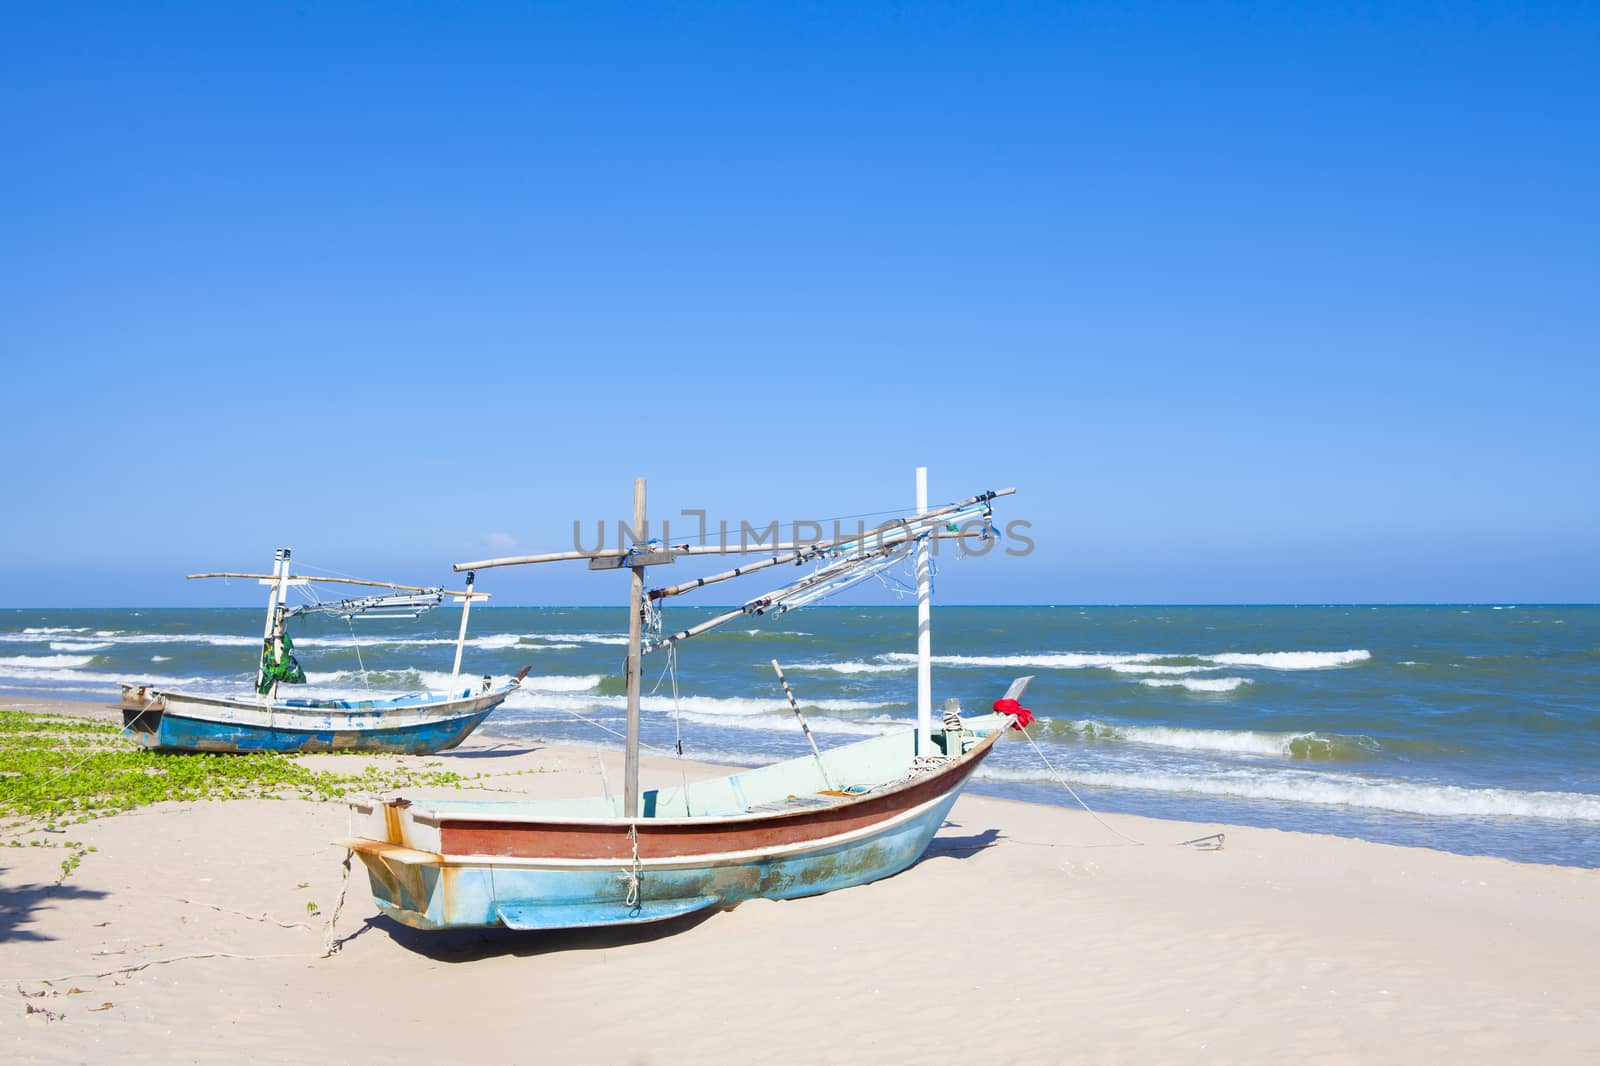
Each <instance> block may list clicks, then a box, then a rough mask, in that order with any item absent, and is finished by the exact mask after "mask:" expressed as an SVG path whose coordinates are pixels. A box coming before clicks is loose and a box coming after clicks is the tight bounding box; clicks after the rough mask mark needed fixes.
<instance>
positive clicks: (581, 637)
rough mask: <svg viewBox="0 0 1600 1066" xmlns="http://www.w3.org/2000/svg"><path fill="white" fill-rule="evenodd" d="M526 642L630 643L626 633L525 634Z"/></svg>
mask: <svg viewBox="0 0 1600 1066" xmlns="http://www.w3.org/2000/svg"><path fill="white" fill-rule="evenodd" d="M522 636H523V639H524V640H537V641H541V642H544V643H545V644H547V645H548V644H618V645H623V644H627V643H628V635H627V634H626V633H524V634H523V635H522Z"/></svg>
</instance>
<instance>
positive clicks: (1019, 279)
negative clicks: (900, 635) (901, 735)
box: [0, 3, 1600, 606]
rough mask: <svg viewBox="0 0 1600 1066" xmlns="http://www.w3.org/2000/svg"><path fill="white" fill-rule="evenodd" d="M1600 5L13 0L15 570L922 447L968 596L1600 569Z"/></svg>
mask: <svg viewBox="0 0 1600 1066" xmlns="http://www.w3.org/2000/svg"><path fill="white" fill-rule="evenodd" d="M1596 10H1597V9H1595V8H1594V7H1593V6H1588V5H1533V6H1531V7H1528V6H1525V5H1510V4H1464V3H1451V4H1443V3H1441V4H1413V5H1352V4H1339V5H1328V6H1320V5H1312V4H1305V5H1269V4H1260V5H1243V4H1236V5H1193V4H1172V5H1100V4H1059V5H1049V4H1025V5H1018V4H1003V3H1000V4H921V5H895V6H890V5H878V6H873V5H857V4H839V5H830V4H783V5H770V6H761V5H698V4H673V5H655V6H649V7H643V8H641V7H636V6H633V5H629V6H627V7H624V6H622V5H616V6H614V7H612V6H605V5H593V4H573V5H537V6H536V5H474V6H472V8H471V9H470V10H458V9H457V7H456V6H452V5H406V4H366V5H359V4H338V5H305V7H304V8H303V9H302V10H299V11H296V10H293V9H291V8H289V7H288V6H287V5H255V6H252V5H243V4H239V5H171V4H140V5H133V4H128V5H95V4H74V5H28V6H23V5H11V6H8V7H7V8H6V9H5V11H4V13H3V14H0V23H3V32H0V133H3V136H4V143H5V145H6V153H5V154H6V156H7V157H8V159H9V162H8V163H7V165H6V166H4V167H0V194H3V196H4V200H5V203H6V205H7V208H6V210H5V211H4V212H0V354H3V358H4V364H5V366H6V368H7V375H6V381H7V385H8V396H9V401H10V402H9V403H8V404H7V405H6V413H5V417H4V419H3V420H0V425H3V427H4V428H3V429H0V434H3V437H0V440H3V443H4V445H5V453H6V455H7V457H8V459H9V462H8V464H7V480H8V482H9V491H8V493H7V498H8V500H9V501H10V506H8V507H7V508H6V511H7V514H6V517H5V519H4V521H3V522H0V606H52V605H108V606H109V605H124V604H126V605H161V604H168V605H184V604H201V603H218V602H254V600H255V598H256V597H255V595H254V593H253V592H248V591H246V590H241V589H238V588H234V589H231V590H226V589H221V588H212V589H204V588H200V587H198V586H195V585H185V584H184V583H183V582H182V581H181V580H178V579H177V578H176V576H175V575H177V574H180V573H182V572H183V571H184V570H187V569H193V568H200V567H208V568H209V567H222V566H226V567H256V566H260V565H263V564H262V560H263V559H264V558H267V557H270V551H271V549H272V548H273V547H274V546H275V545H277V544H279V543H288V544H292V545H293V546H294V547H295V548H296V550H297V554H298V555H299V556H301V557H303V558H305V559H306V560H307V561H308V562H310V563H313V564H315V565H321V566H324V567H327V568H330V569H337V570H343V571H347V572H359V573H364V574H365V573H371V574H383V575H393V576H395V577H397V578H400V579H402V580H409V579H416V580H421V581H430V580H443V579H444V577H445V575H446V574H447V573H448V569H447V564H448V563H449V562H451V561H454V560H458V559H463V558H471V557H475V556H481V555H485V554H497V553H499V552H501V551H503V550H505V548H504V546H507V545H511V546H514V547H515V548H516V549H519V550H538V549H543V548H547V547H555V548H560V547H565V546H566V545H567V543H568V542H570V540H571V522H572V520H573V519H574V518H582V519H585V520H589V521H592V520H594V519H596V518H600V517H602V516H603V517H616V516H621V515H623V514H625V513H626V509H627V507H628V505H629V499H630V496H629V494H630V486H631V479H632V477H633V476H634V475H636V474H643V475H646V476H648V477H649V478H650V479H651V498H652V507H653V509H654V510H655V511H656V512H657V513H661V512H666V513H669V514H670V513H675V512H676V511H677V510H678V509H679V508H685V507H691V508H693V507H698V508H707V509H709V510H710V511H711V512H712V514H713V516H718V515H724V516H727V517H729V518H732V519H734V520H738V519H741V518H751V519H753V520H757V521H761V522H764V521H767V520H770V519H772V518H780V519H789V518H812V517H817V518H825V517H829V516H833V515H839V514H850V513H855V512H862V511H877V510H882V509H886V508H892V507H895V506H899V505H901V504H904V503H908V502H909V501H910V494H911V471H912V468H913V467H914V466H916V465H917V464H919V463H922V464H926V465H928V466H929V467H930V468H931V469H932V475H931V477H932V482H933V490H934V495H935V496H936V497H940V498H950V497H955V496H959V495H964V494H966V493H968V492H972V491H977V490H981V489H984V488H990V487H999V486H1001V485H1012V484H1014V485H1016V486H1018V487H1019V488H1020V489H1021V492H1019V494H1018V495H1017V496H1016V497H1015V498H1014V500H1013V501H1011V502H1009V503H1008V504H1007V505H1006V506H1005V507H1004V508H1003V511H1002V516H1003V517H1004V518H1006V519H1008V520H1009V519H1012V518H1022V519H1026V520H1027V521H1029V522H1031V523H1032V526H1033V536H1034V538H1035V540H1036V542H1037V550H1036V551H1035V552H1034V553H1033V554H1031V555H1029V556H1028V557H1027V558H1023V559H1004V558H1000V559H988V560H984V561H983V562H982V563H978V562H976V561H970V562H968V563H963V564H961V565H960V566H955V565H952V566H949V567H947V568H946V569H947V572H946V575H945V578H944V581H945V585H944V588H943V589H942V590H941V593H942V596H943V598H945V599H946V600H954V601H960V602H1039V601H1047V602H1258V601H1266V602H1305V601H1443V600H1509V601H1518V600H1522V601H1533V600H1545V601H1551V600H1557V601H1578V600H1584V601H1592V600H1596V599H1600V503H1597V492H1596V481H1597V477H1596V469H1597V466H1600V462H1597V460H1600V418H1597V417H1596V404H1597V399H1596V398H1597V396H1600V370H1597V363H1600V343H1597V342H1600V301H1597V300H1596V297H1595V293H1596V291H1597V288H1600V286H1597V280H1600V197H1596V195H1595V190H1596V189H1597V188H1600V124H1597V123H1596V122H1595V115H1596V113H1597V105H1600V81H1597V79H1596V78H1595V76H1594V70H1595V69H1596V64H1597V61H1600V16H1597V14H1596ZM484 580H485V587H489V588H493V589H495V590H497V591H499V592H500V593H501V595H502V596H503V597H504V599H503V601H502V602H526V603H572V602H613V601H614V599H615V590H614V589H612V588H611V587H609V585H607V586H606V587H604V588H601V587H599V586H598V585H597V584H596V583H597V582H600V583H602V584H604V583H605V582H606V581H607V579H606V578H603V577H600V576H592V575H589V574H587V573H585V572H583V571H582V570H581V569H560V570H555V569H551V568H543V569H541V570H539V571H538V572H536V573H530V572H528V571H526V570H524V571H521V572H512V571H501V572H498V573H497V574H495V575H494V576H493V578H490V577H488V576H487V575H486V576H485V579H484ZM491 582H492V583H491ZM752 591H754V590H752Z"/></svg>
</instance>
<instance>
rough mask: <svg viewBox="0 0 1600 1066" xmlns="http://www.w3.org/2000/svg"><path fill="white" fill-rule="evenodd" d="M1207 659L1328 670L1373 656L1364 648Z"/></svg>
mask: <svg viewBox="0 0 1600 1066" xmlns="http://www.w3.org/2000/svg"><path fill="white" fill-rule="evenodd" d="M1203 658H1205V659H1206V660H1207V661H1209V662H1214V663H1220V664H1221V665H1223V666H1263V667H1266V668H1267V669H1269V670H1327V669H1330V668H1332V667H1335V666H1348V665H1350V664H1351V663H1359V662H1364V661H1366V660H1367V659H1370V658H1372V653H1371V652H1370V651H1367V650H1365V649H1363V648H1353V649H1351V650H1350V651H1265V652H1255V653H1251V654H1244V653H1234V652H1226V653H1223V654H1221V655H1206V656H1203Z"/></svg>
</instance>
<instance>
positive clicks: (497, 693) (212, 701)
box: [118, 681, 519, 718]
mask: <svg viewBox="0 0 1600 1066" xmlns="http://www.w3.org/2000/svg"><path fill="white" fill-rule="evenodd" d="M118 684H119V685H121V686H122V687H123V688H134V689H140V690H142V691H145V692H148V693H149V696H148V698H147V699H146V703H147V704H149V706H148V707H147V708H145V709H146V710H160V711H162V713H164V714H174V716H175V717H178V718H185V717H192V716H189V715H185V714H183V713H182V712H181V711H179V712H174V711H173V710H172V708H171V707H169V706H166V705H165V704H166V701H167V700H168V699H176V700H179V701H182V702H187V703H198V704H200V705H202V706H206V707H230V708H238V709H241V710H250V711H271V712H281V713H284V714H293V713H296V712H300V713H304V712H311V711H351V712H365V713H383V712H385V711H390V710H412V709H416V708H421V707H439V708H444V707H454V706H457V705H465V704H470V703H475V702H477V701H479V700H483V699H486V698H492V697H499V698H500V700H501V702H504V701H505V699H506V698H507V697H509V696H510V695H511V693H513V692H515V691H517V689H518V687H519V686H518V685H516V684H506V685H502V686H499V687H497V688H492V689H489V690H488V691H480V692H469V693H468V694H467V695H464V696H448V695H441V696H440V698H438V699H436V700H434V701H432V702H429V701H428V699H427V698H426V697H428V696H432V695H433V694H432V693H428V692H423V693H421V694H420V696H421V697H423V698H421V699H418V701H417V702H415V703H399V702H397V701H398V700H405V699H412V698H414V697H416V696H418V695H419V694H415V693H405V694H404V695H401V696H396V697H393V698H392V699H384V700H369V701H355V702H369V703H371V704H373V706H371V707H360V706H342V707H341V706H338V704H339V703H340V702H347V701H348V698H347V697H329V698H328V700H327V701H326V702H325V703H314V702H313V703H298V704H288V703H284V702H282V701H279V700H251V699H249V698H247V697H242V696H204V695H198V694H195V693H189V692H182V691H179V690H177V689H163V688H155V687H153V686H149V685H139V684H135V683H132V682H127V681H119V682H118ZM295 698H297V699H307V698H314V697H295ZM157 701H160V704H161V705H160V706H159V707H158V706H157Z"/></svg>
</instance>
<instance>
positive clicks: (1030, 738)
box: [1018, 729, 1145, 848]
mask: <svg viewBox="0 0 1600 1066" xmlns="http://www.w3.org/2000/svg"><path fill="white" fill-rule="evenodd" d="M1018 732H1020V733H1021V734H1022V735H1023V736H1025V737H1027V738H1028V743H1029V744H1031V745H1032V746H1033V751H1034V754H1036V755H1038V756H1039V761H1040V762H1042V763H1044V768H1045V769H1046V770H1049V771H1050V776H1051V777H1054V778H1055V779H1056V784H1058V785H1060V786H1061V787H1062V788H1064V789H1066V790H1067V794H1068V795H1070V796H1071V797H1072V798H1073V799H1075V800H1077V801H1078V806H1080V807H1082V808H1083V809H1084V810H1085V811H1087V812H1088V814H1089V817H1091V818H1093V819H1094V820H1095V821H1097V822H1099V823H1100V824H1101V825H1102V826H1104V827H1105V828H1106V829H1108V830H1110V831H1111V832H1113V833H1115V834H1116V835H1117V836H1119V837H1121V838H1122V839H1123V840H1126V841H1128V843H1130V844H1136V845H1138V846H1139V847H1141V848H1142V847H1144V846H1145V844H1144V841H1142V840H1138V839H1136V838H1134V837H1131V836H1129V835H1128V834H1127V833H1124V832H1123V831H1122V830H1120V829H1118V828H1117V827H1116V826H1114V825H1111V824H1110V823H1109V822H1107V821H1106V820H1105V819H1104V818H1101V817H1100V816H1099V815H1098V814H1096V813H1095V812H1094V810H1093V809H1092V808H1091V807H1090V806H1089V805H1088V804H1087V803H1085V802H1083V797H1082V796H1080V795H1078V793H1077V792H1075V791H1073V788H1072V786H1071V785H1069V784H1067V779H1066V778H1064V777H1062V776H1061V773H1060V771H1058V770H1057V769H1056V768H1055V767H1054V766H1052V765H1050V760H1049V759H1047V758H1046V757H1045V754H1044V751H1043V749H1041V748H1040V747H1039V744H1038V742H1037V741H1035V740H1034V739H1033V734H1032V733H1029V732H1028V731H1027V730H1026V729H1019V730H1018Z"/></svg>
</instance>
